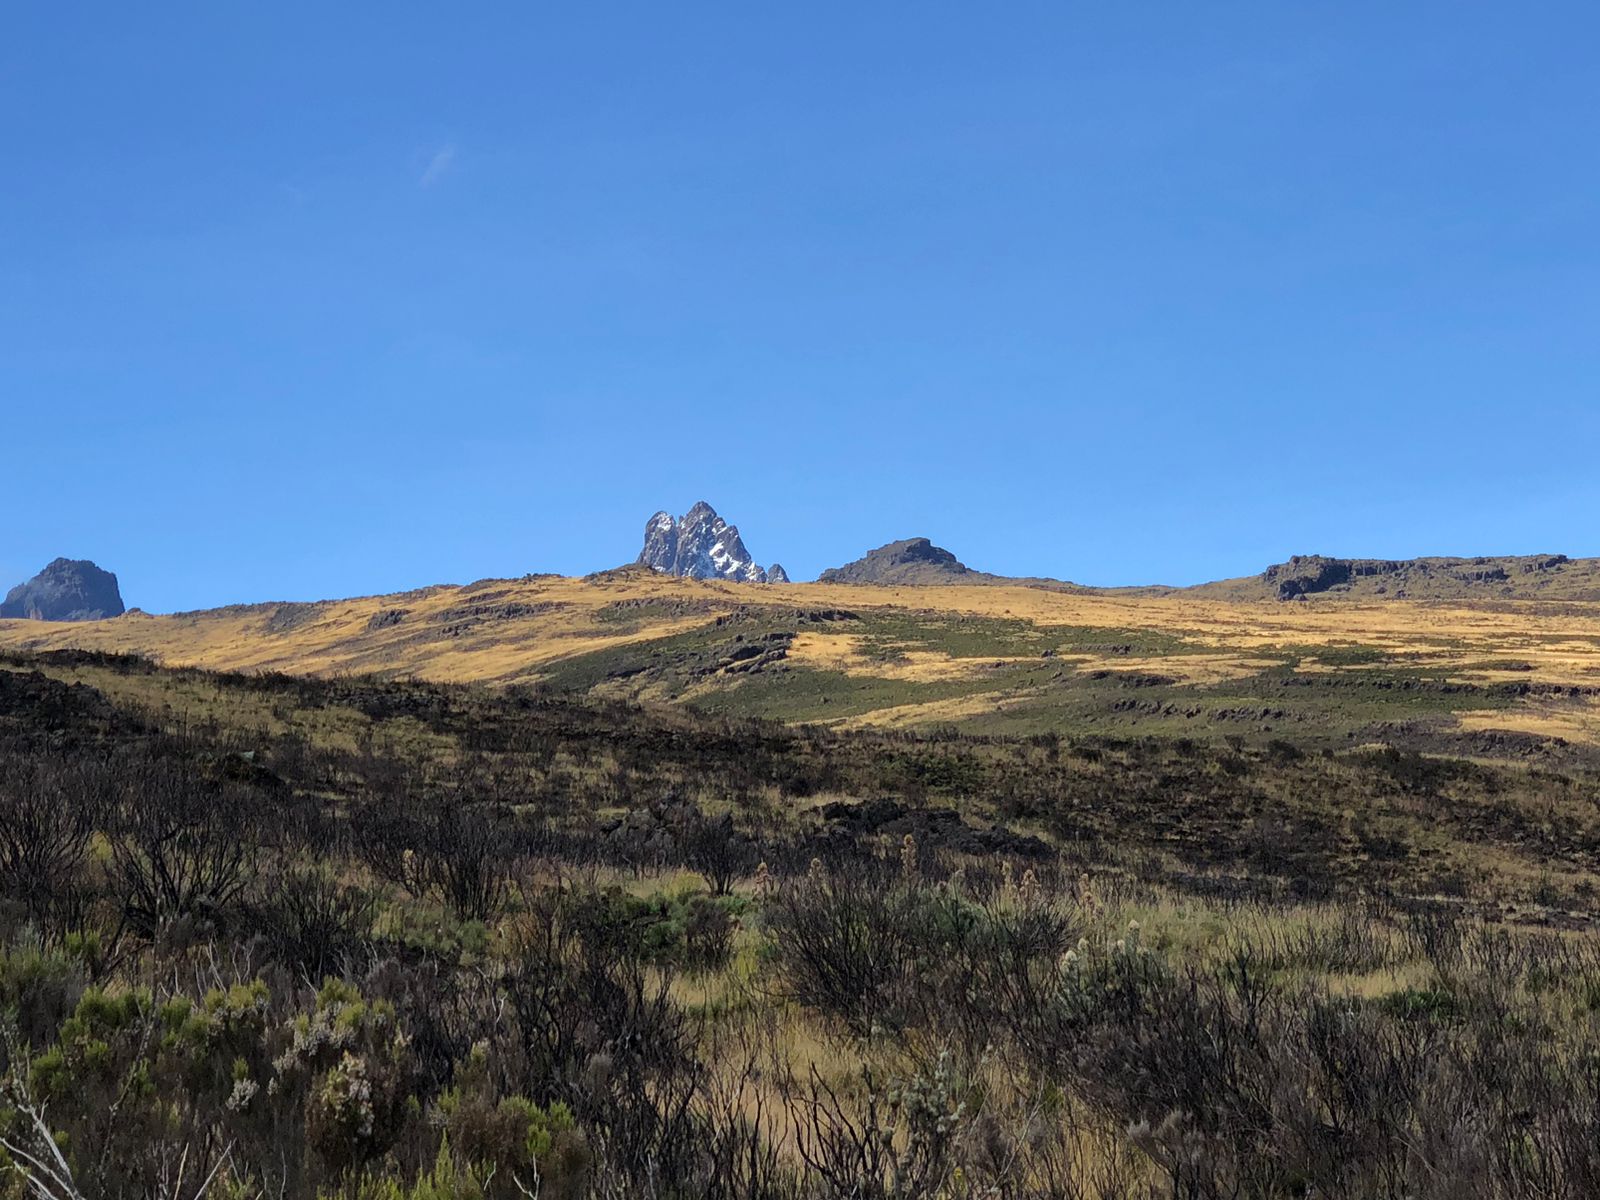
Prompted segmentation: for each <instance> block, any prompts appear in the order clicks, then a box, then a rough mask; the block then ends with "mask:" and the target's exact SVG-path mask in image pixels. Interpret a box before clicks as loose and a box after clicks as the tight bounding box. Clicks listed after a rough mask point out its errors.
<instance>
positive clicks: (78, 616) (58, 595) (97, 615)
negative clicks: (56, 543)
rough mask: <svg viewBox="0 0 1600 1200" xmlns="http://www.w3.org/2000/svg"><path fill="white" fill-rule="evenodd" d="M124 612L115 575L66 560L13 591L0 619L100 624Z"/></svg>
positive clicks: (76, 561) (89, 565)
mask: <svg viewBox="0 0 1600 1200" xmlns="http://www.w3.org/2000/svg"><path fill="white" fill-rule="evenodd" d="M123 611H124V609H123V606H122V593H121V592H120V591H119V590H118V588H117V577H116V576H115V575H113V574H112V573H111V572H110V571H102V570H101V569H100V568H99V567H97V566H95V565H94V563H92V562H87V561H79V560H73V559H67V558H58V559H56V560H55V562H53V563H51V564H50V565H49V566H48V567H46V568H45V569H44V570H42V571H40V572H39V573H38V574H37V575H35V576H34V577H33V578H32V579H30V580H28V582H27V583H22V584H18V585H17V586H16V587H14V588H12V589H11V590H10V591H9V592H7V593H6V598H5V602H4V603H3V604H0V618H9V619H20V620H25V621H99V620H103V619H104V618H106V617H120V616H121V615H122V614H123Z"/></svg>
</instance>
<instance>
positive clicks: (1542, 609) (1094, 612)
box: [0, 574, 1600, 742]
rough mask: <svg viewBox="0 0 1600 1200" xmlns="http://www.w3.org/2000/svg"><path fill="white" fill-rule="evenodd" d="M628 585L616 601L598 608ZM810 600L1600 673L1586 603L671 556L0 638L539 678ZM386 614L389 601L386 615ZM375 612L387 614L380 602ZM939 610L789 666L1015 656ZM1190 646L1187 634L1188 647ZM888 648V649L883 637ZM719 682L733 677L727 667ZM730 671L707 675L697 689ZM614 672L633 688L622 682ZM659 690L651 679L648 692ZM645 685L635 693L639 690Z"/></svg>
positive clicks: (1175, 662)
mask: <svg viewBox="0 0 1600 1200" xmlns="http://www.w3.org/2000/svg"><path fill="white" fill-rule="evenodd" d="M621 603H626V604H629V605H631V606H632V607H630V608H628V609H627V610H626V616H627V619H626V620H618V619H616V618H615V616H608V610H610V612H611V613H615V612H616V611H617V610H615V609H612V606H615V605H619V604H621ZM811 608H817V609H821V608H833V609H846V610H849V611H853V612H857V613H861V614H862V615H863V616H871V615H872V614H875V613H876V614H885V615H897V616H900V617H904V616H906V615H914V616H915V617H917V618H918V620H919V621H922V620H924V619H925V618H928V617H930V616H931V617H933V618H941V617H944V618H954V617H960V618H980V619H982V618H988V619H995V620H1004V621H1008V622H1027V623H1031V624H1032V625H1034V626H1035V627H1036V628H1037V629H1038V630H1039V631H1040V633H1041V635H1042V636H1043V639H1044V641H1045V642H1046V643H1047V642H1048V637H1049V633H1050V630H1051V629H1052V628H1060V629H1062V630H1063V631H1067V630H1080V631H1081V630H1086V629H1087V630H1096V629H1105V630H1108V631H1112V630H1115V631H1130V630H1132V631H1148V632H1151V633H1157V634H1160V635H1162V636H1164V637H1166V638H1169V639H1176V640H1175V642H1174V644H1173V649H1172V651H1171V652H1170V653H1165V654H1155V655H1150V654H1136V655H1134V656H1128V655H1114V654H1103V653H1074V652H1073V651H1072V648H1071V646H1070V645H1063V647H1062V648H1061V651H1060V655H1059V659H1058V661H1059V663H1060V664H1061V666H1062V668H1063V669H1067V670H1071V671H1076V672H1080V673H1084V672H1095V671H1110V672H1130V673H1145V674H1152V675H1160V676H1163V677H1165V678H1168V679H1171V680H1174V681H1175V682H1176V683H1177V684H1178V685H1182V686H1193V687H1197V688H1203V687H1206V686H1210V685H1215V684H1219V683H1225V682H1228V681H1231V680H1236V679H1241V678H1247V677H1249V676H1251V675H1253V674H1255V673H1257V672H1259V671H1261V670H1264V669H1267V668H1268V667H1271V666H1274V665H1279V666H1281V664H1282V663H1283V662H1284V661H1285V659H1284V658H1283V657H1278V658H1274V657H1273V656H1274V655H1279V656H1287V657H1288V659H1289V661H1291V662H1294V663H1295V664H1296V665H1295V666H1294V669H1295V670H1298V671H1301V672H1306V673H1313V672H1328V671H1370V670H1380V669H1390V668H1405V669H1413V670H1422V671H1428V672H1430V673H1433V674H1437V675H1438V676H1440V677H1448V678H1451V679H1455V680H1458V681H1460V682H1464V683H1475V684H1506V683H1529V684H1538V685H1554V686H1559V687H1564V688H1581V687H1592V686H1595V685H1596V684H1600V605H1597V604H1585V603H1548V602H1515V601H1494V602H1486V603H1483V604H1478V605H1473V604H1465V603H1455V602H1418V601H1407V600H1385V601H1378V602H1356V601H1348V600H1345V601H1335V600H1327V601H1319V602H1310V603H1276V602H1273V603H1236V602H1229V601H1219V600H1209V599H1197V598H1193V597H1188V596H1184V595H1182V594H1177V595H1145V594H1126V593H1116V592H1108V593H1092V592H1084V593H1079V592H1062V591H1050V590H1044V589H1039V588H1027V587H918V588H910V587H859V586H845V585H823V584H795V585H790V586H786V587H783V588H771V589H764V588H759V587H752V586H749V585H740V584H730V583H721V582H700V581H693V580H681V579H673V578H670V577H667V576H650V575H643V574H629V575H626V576H616V577H602V578H597V579H566V578H556V577H546V576H541V577H532V578H527V579H522V580H505V581H492V582H488V583H481V584H474V585H469V586H466V587H445V586H441V587H434V588H427V589H422V590H420V591H415V592H408V593H403V594H398V595H392V596H368V597H359V598H355V599H350V600H337V601H327V602H322V603H318V604H312V605H303V606H300V605H270V604H269V605H255V606H250V607H233V608H225V609H217V610H212V611H208V612H201V613H188V614H174V615H169V616H150V615H146V614H141V613H135V614H130V615H128V616H125V617H121V618H118V619H115V620H110V621H99V622H93V623H85V624H73V625H52V624H46V623H40V622H28V621H4V622H0V647H5V648H11V649H19V650H52V649H63V648H78V649H86V650H97V651H107V652H116V653H136V654H142V655H145V656H147V657H150V658H152V659H154V660H156V661H158V662H160V663H163V664H166V665H169V666H197V667H206V668H211V669H218V670H234V671H282V672H288V673H296V674H313V675H324V676H327V675H338V674H355V673H372V674H377V675H380V676H385V677H391V678H405V677H412V678H418V679H424V680H430V681H439V682H470V681H477V682H488V683H495V684H507V683H516V682H536V681H538V680H539V679H541V678H542V677H543V676H544V675H545V674H546V673H547V672H548V671H550V670H551V669H552V668H553V667H554V666H556V665H557V664H560V663H563V662H566V661H568V660H571V659H574V658H578V657H580V656H583V655H587V654H592V653H595V652H597V651H604V650H608V649H613V648H617V647H622V646H626V645H629V644H637V643H648V642H652V641H655V640H657V639H661V638H666V637H671V636H674V635H677V634H683V633H686V632H690V631H693V630H696V629H699V628H704V627H707V626H710V625H711V624H712V623H713V622H715V621H716V620H717V618H718V617H719V616H721V615H723V614H726V613H729V612H734V611H746V612H749V611H757V612H759V611H762V610H769V611H770V612H772V613H773V615H774V616H775V617H776V618H777V619H783V618H782V617H781V615H780V614H782V613H785V612H793V611H796V610H805V609H811ZM396 614H398V616H397V615H396ZM386 616H387V618H389V619H387V620H386ZM937 643H938V631H937V621H935V622H933V623H932V624H931V625H929V626H928V637H927V639H925V640H922V641H919V642H918V643H917V644H914V645H912V644H908V645H905V646H904V647H896V646H894V645H892V644H890V645H888V646H885V645H883V644H877V645H874V646H868V645H867V644H866V641H865V639H864V638H863V637H862V636H861V635H859V634H858V633H855V632H852V631H850V630H849V627H848V625H847V624H841V626H839V627H828V628H803V629H801V630H800V631H799V632H798V635H797V636H796V637H795V639H794V642H793V645H792V646H791V648H790V661H791V662H792V663H793V664H794V665H796V666H800V667H806V668H812V669H814V670H822V671H831V672H838V673H841V674H844V675H846V676H850V677H853V678H878V679H883V680H886V681H891V682H895V683H903V684H906V685H913V686H914V685H923V684H943V683H950V682H960V681H967V680H981V679H982V678H983V677H984V675H985V673H986V672H993V671H995V670H996V669H997V667H1004V666H1013V665H1016V664H1018V663H1020V662H1022V661H1023V659H1021V658H1019V657H1017V656H1015V655H1011V656H1006V655H1002V656H984V657H958V656H956V655H953V654H949V653H945V652H943V651H941V650H940V649H939V648H938V644H937ZM1186 647H1192V648H1193V649H1192V651H1186V649H1185V648H1186ZM886 651H887V652H886ZM730 682H731V680H730ZM721 686H725V685H724V684H723V683H722V682H720V680H719V679H713V680H710V681H708V682H704V683H701V684H699V685H698V689H699V691H700V692H704V691H706V690H708V689H715V688H718V687H721ZM614 690H616V691H617V693H618V694H619V695H626V694H638V693H629V692H628V691H627V689H626V688H625V687H618V688H615V689H614ZM663 694H665V693H663ZM645 695H646V698H648V695H649V693H648V692H647V693H645ZM901 699H902V698H894V699H891V700H890V701H889V702H886V703H883V704H881V705H880V706H879V707H877V708H876V709H875V711H872V712H870V713H868V714H866V715H863V716H853V717H852V718H851V719H850V721H849V723H850V724H882V725H887V726H903V725H917V724H928V723H930V722H939V721H960V720H962V719H964V718H966V717H970V716H973V715H976V714H986V713H994V712H995V711H996V709H997V706H998V707H999V709H1000V710H1002V711H1003V710H1004V708H1005V707H1006V706H1007V705H1010V704H1015V703H1016V702H1017V695H1016V694H1015V693H1001V692H996V693H992V694H990V695H986V696H966V697H961V698H958V699H937V700H932V701H928V702H900V701H901ZM1461 720H1462V727H1463V728H1466V729H1469V730H1479V729H1506V730H1513V731H1520V732H1528V733H1538V734H1552V735H1554V736H1559V737H1564V738H1567V739H1569V740H1581V741H1585V742H1595V741H1600V721H1597V718H1596V711H1595V708H1594V706H1592V705H1573V704H1568V703H1565V702H1552V701H1541V700H1539V699H1537V698H1536V697H1530V698H1528V699H1527V700H1526V701H1525V702H1522V703H1519V704H1518V705H1517V706H1516V707H1514V708H1512V709H1510V710H1499V711H1480V712H1475V713H1470V714H1466V715H1464V716H1463V717H1462V718H1461Z"/></svg>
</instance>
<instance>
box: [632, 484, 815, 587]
mask: <svg viewBox="0 0 1600 1200" xmlns="http://www.w3.org/2000/svg"><path fill="white" fill-rule="evenodd" d="M639 562H640V563H641V564H642V565H644V566H647V567H649V568H650V569H651V570H653V571H659V572H661V573H662V574H664V575H676V576H678V577H680V578H684V579H729V580H733V581H735V582H739V583H766V582H768V579H769V576H768V573H767V572H766V571H764V570H762V569H761V568H760V567H759V566H757V565H756V562H755V559H754V557H753V556H752V555H751V553H750V552H749V551H748V550H746V549H745V546H744V540H743V539H742V538H740V536H739V527H738V526H737V525H730V524H728V523H727V522H726V521H724V520H723V519H722V518H721V517H719V516H718V515H717V510H716V509H714V508H712V507H711V505H709V504H707V503H706V502H705V501H704V500H702V501H700V503H698V504H696V505H695V506H694V507H693V508H691V509H690V510H689V511H688V512H686V513H685V514H684V515H683V516H681V517H674V516H672V514H670V513H666V512H658V513H656V514H655V516H653V517H651V518H650V520H649V522H648V523H647V524H646V525H645V527H644V549H643V550H642V551H641V552H640V554H639ZM779 571H780V573H781V571H782V568H779ZM788 581H789V577H788V576H787V575H783V576H782V578H781V579H780V580H778V582H781V583H787V582H788Z"/></svg>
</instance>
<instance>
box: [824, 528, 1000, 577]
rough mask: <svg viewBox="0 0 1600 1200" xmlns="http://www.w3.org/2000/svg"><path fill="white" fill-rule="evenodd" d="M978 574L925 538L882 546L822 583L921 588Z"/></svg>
mask: <svg viewBox="0 0 1600 1200" xmlns="http://www.w3.org/2000/svg"><path fill="white" fill-rule="evenodd" d="M976 574H978V573H977V572H976V571H973V570H972V569H971V568H970V567H968V566H966V565H965V564H963V563H961V562H959V561H957V559H956V556H955V555H954V554H951V553H950V551H948V550H946V549H945V548H944V547H942V546H935V545H934V544H933V543H932V542H930V541H929V540H928V539H927V538H925V537H916V538H905V539H903V540H902V541H898V542H890V543H889V544H888V545H887V546H879V547H878V548H877V549H876V550H873V551H871V552H870V553H868V554H866V555H865V556H864V557H862V558H858V559H856V561H855V562H852V563H846V564H845V565H844V566H842V567H833V568H831V569H829V570H827V571H824V572H823V573H822V574H821V575H820V576H818V578H817V582H819V583H879V584H921V583H949V582H952V581H961V580H964V579H965V578H966V577H967V576H969V575H976Z"/></svg>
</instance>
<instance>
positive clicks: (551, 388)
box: [0, 0, 1600, 611]
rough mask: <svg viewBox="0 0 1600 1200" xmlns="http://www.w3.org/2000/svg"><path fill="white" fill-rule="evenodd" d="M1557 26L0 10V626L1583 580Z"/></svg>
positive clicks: (1574, 142)
mask: <svg viewBox="0 0 1600 1200" xmlns="http://www.w3.org/2000/svg"><path fill="white" fill-rule="evenodd" d="M1597 44H1600V10H1596V8H1595V6H1594V5H1593V4H1585V3H1552V4H1544V5H1533V6H1519V5H1510V4H1506V3H1504V2H1503V0H1502V2H1497V3H1493V4H1487V3H1463V2H1460V0H1452V2H1449V3H1404V4H1394V3H1365V2H1345V3H1339V4H1319V5H1311V4H1297V3H1284V2H1282V0H1273V2H1270V3H1259V4H1237V3H1226V2H1222V3H1206V4H1194V3H1181V4H1180V3H1165V4H1163V3H1150V4H1111V3H1093V4H1088V3H1063V2H1061V0H1053V2H1051V3H1042V4H1002V5H975V4H929V3H918V4H899V3H895V4H888V3H886V4H861V3H849V4H835V3H818V2H811V3H806V4H788V5H772V4H750V3H739V4H733V3H729V4H715V5H713V4H700V3H693V2H689V0H686V2H685V3H680V4H662V3H659V2H652V3H640V4H636V5H625V4H607V3H596V4H584V5H578V4H566V5H555V4H518V5H511V4H504V5H486V6H472V5H469V6H440V5H425V6H424V5H412V4H392V3H388V4H381V5H380V4H354V3H352V4H326V3H319V4H300V3H278V4H271V5H242V4H217V3H172V4H166V3H161V4H140V5H131V4H110V3H91V4H84V5H76V4H28V5H11V6H8V8H7V11H6V13H5V14H4V16H3V17H0V114H3V115H0V128H3V130H4V135H5V136H4V145H3V151H0V153H3V156H4V158H3V161H4V175H3V186H0V451H3V456H0V462H3V467H0V471H3V476H0V477H3V480H4V490H5V495H6V498H7V503H6V505H5V516H4V518H3V521H4V523H3V525H0V587H3V586H5V585H8V584H9V583H10V582H14V581H16V580H20V579H22V578H24V577H26V576H27V575H30V574H32V573H33V572H34V571H35V570H37V569H38V568H39V567H40V566H42V565H43V564H44V563H45V562H46V561H47V560H48V559H50V558H52V557H54V556H56V555H58V554H66V555H71V556H84V557H92V558H94V559H96V560H98V561H99V562H100V563H101V564H102V565H104V566H106V567H108V568H110V569H112V570H115V571H117V572H118V573H119V574H120V575H121V577H122V580H123V585H124V592H125V595H126V597H127V599H128V602H129V603H130V604H138V605H142V606H144V607H146V608H148V609H151V610H157V611H159V610H169V609H174V608H191V607H201V606H209V605H213V604H221V603H227V602H232V601H245V600H264V599H284V598H295V599H298V598H317V597H325V596H337V595H349V594H358V593H368V592H377V591H388V590H394V589H399V588H404V587H408V586H413V585H418V584H423V583H428V582H438V581H465V580H470V579H475V578H479V577H483V576H489V575H514V574H521V573H524V572H528V571H542V570H549V571H561V572H567V573H581V572H585V571H589V570H593V569H596V568H600V567H605V566H610V565H613V564H615V563H617V562H619V561H622V560H626V559H630V558H632V557H633V556H634V555H635V554H636V553H637V552H638V546H639V542H640V540H641V537H642V531H643V526H644V522H645V519H646V518H647V517H648V516H649V514H650V513H651V512H652V511H654V510H655V509H657V508H669V509H671V510H673V511H674V512H681V511H683V510H684V509H686V508H687V507H688V506H689V505H690V504H692V503H693V502H694V501H696V500H698V499H701V498H705V499H707V500H710V501H711V502H712V503H713V504H715V505H716V506H717V507H718V508H719V510H721V511H722V512H723V513H724V515H726V516H727V517H728V518H729V519H730V520H734V521H736V522H737V523H738V524H739V525H740V526H741V528H742V529H743V532H744V535H745V540H746V542H747V543H748V545H749V546H750V548H751V550H752V551H753V552H754V553H755V554H756V556H757V557H758V558H759V559H760V560H761V561H762V562H771V561H773V560H774V559H776V560H779V561H781V562H783V563H784V564H785V565H786V566H787V567H788V568H789V570H790V571H791V573H793V574H794V575H795V576H796V577H810V576H812V575H814V574H815V573H816V572H817V571H818V570H820V569H821V568H823V567H826V566H830V565H834V564H836V563H838V562H841V561H844V560H846V559H849V558H853V557H855V556H856V555H858V554H859V553H861V552H862V551H864V550H866V549H868V548H869V547H871V546H874V545H877V544H879V543H882V542H885V541H888V540H890V539H892V538H897V537H905V536H911V535H915V534H926V535H928V536H931V537H933V538H934V540H936V541H938V542H940V543H941V544H943V545H946V546H948V547H950V548H951V549H953V550H955V551H956V552H957V553H958V554H959V555H961V556H962V557H963V558H964V559H965V560H966V561H968V562H969V563H971V564H972V565H974V566H978V567H981V568H985V569H988V570H992V571H1000V572H1007V573H1029V574H1033V573H1038V574H1049V575H1056V576H1060V577H1064V578H1070V579H1077V580H1082V581H1084V582H1090V583H1137V582H1149V581H1165V582H1174V583H1183V582H1194V581H1199V580H1203V579H1208V578H1215V577H1220V576H1228V575H1236V574H1243V573H1247V572H1251V571H1255V570H1258V569H1260V568H1261V567H1263V566H1265V565H1266V564H1267V563H1268V562H1270V561H1274V560H1277V559H1281V558H1283V557H1285V556H1287V555H1288V554H1291V553H1294V552H1297V551H1306V552H1310V551H1320V552H1323V553H1332V554H1364V555H1384V556H1405V555H1412V554H1420V553H1476V552H1484V553H1487V552H1496V553H1511V552H1536V551H1546V550H1548V551H1561V552H1567V553H1571V554H1575V555H1577V554H1586V555H1593V554H1600V519H1597V508H1600V505H1597V503H1596V487H1597V479H1600V389H1597V381H1600V269H1597V268H1600V154H1597V152H1596V148H1597V147H1596V125H1595V122H1596V114H1597V113H1600V72H1597V71H1596V70H1595V66H1594V50H1595V46H1596V45H1597Z"/></svg>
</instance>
